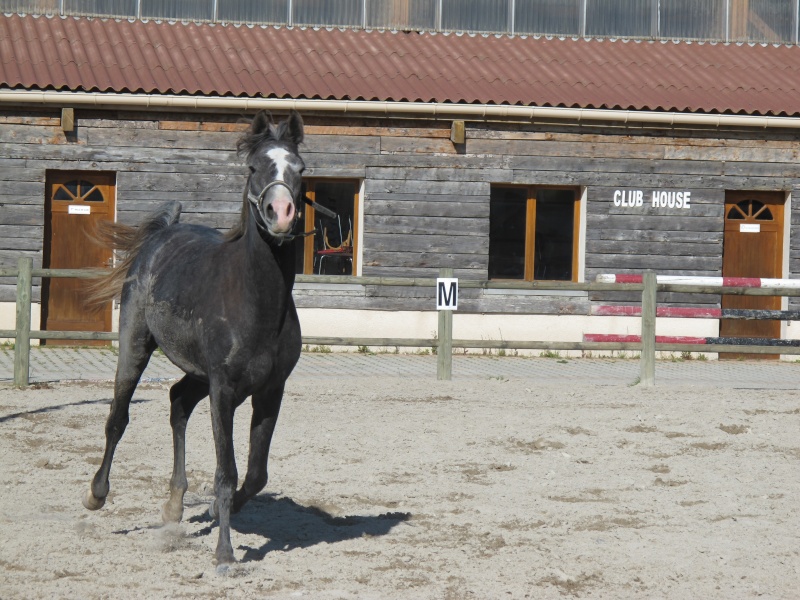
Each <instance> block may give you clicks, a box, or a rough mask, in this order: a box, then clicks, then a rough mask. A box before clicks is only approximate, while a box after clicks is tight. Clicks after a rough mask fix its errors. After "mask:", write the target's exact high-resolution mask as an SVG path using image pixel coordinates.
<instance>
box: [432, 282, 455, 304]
mask: <svg viewBox="0 0 800 600" xmlns="http://www.w3.org/2000/svg"><path fill="white" fill-rule="evenodd" d="M436 310H458V279H451V278H442V277H439V278H438V279H437V280H436Z"/></svg>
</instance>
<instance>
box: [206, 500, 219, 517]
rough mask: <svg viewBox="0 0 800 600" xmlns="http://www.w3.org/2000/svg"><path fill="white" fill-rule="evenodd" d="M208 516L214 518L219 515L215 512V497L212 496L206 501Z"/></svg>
mask: <svg viewBox="0 0 800 600" xmlns="http://www.w3.org/2000/svg"><path fill="white" fill-rule="evenodd" d="M208 516H209V517H211V518H212V519H216V518H217V517H218V516H219V515H218V514H217V499H216V498H213V499H212V500H211V502H209V503H208Z"/></svg>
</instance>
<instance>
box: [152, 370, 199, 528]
mask: <svg viewBox="0 0 800 600" xmlns="http://www.w3.org/2000/svg"><path fill="white" fill-rule="evenodd" d="M206 396H208V383H206V382H204V381H200V380H199V379H195V378H193V377H190V376H189V375H187V376H186V377H184V378H183V379H181V380H180V381H179V382H178V383H176V384H175V385H173V386H172V388H171V389H170V391H169V398H170V416H169V422H170V425H172V447H173V451H174V454H175V458H174V462H173V466H172V479H171V480H170V482H169V500H167V502H166V503H165V504H164V508H163V510H162V511H161V516H162V518H163V519H164V522H165V523H177V522H179V521H180V520H181V518H183V496H184V494H186V489H187V488H188V487H189V484H188V482H187V481H186V423H187V422H188V421H189V417H190V416H191V414H192V411H193V410H194V407H195V406H197V403H198V402H200V400H202V399H203V398H205V397H206Z"/></svg>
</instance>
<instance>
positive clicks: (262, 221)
mask: <svg viewBox="0 0 800 600" xmlns="http://www.w3.org/2000/svg"><path fill="white" fill-rule="evenodd" d="M278 185H282V186H283V187H285V188H286V189H287V190H289V195H290V196H291V198H292V202H294V190H292V188H291V187H289V184H288V183H286V182H285V181H283V180H282V179H276V180H275V181H270V182H269V183H268V184H267V185H265V186H264V188H263V189H262V190H261V192H260V193H259V194H258V196H256V195H255V194H253V193H252V192H251V191H250V177H248V178H247V194H246V196H247V199H248V200H249V201H250V204H252V205H253V208H255V210H256V218H255V221H256V227H258V228H259V229H260V230H261V231H263V232H264V233H267V234H269V235H270V236H272V237H273V238H275V239H276V240H277V242H278V245H279V246H280V245H281V244H283V242H284V241H290V242H291V241H292V240H293V239H295V238H296V237H299V236H298V235H295V234H292V233H286V234H283V235H278V234H275V233H273V232H272V231H270V230H269V227H268V226H267V219H266V217H265V216H264V213H263V212H261V203H262V202H263V200H264V197H265V196H266V195H267V192H268V191H269V190H270V188H273V187H276V186H278ZM294 223H297V218H295V221H294ZM294 223H293V224H292V228H294ZM300 236H302V234H300Z"/></svg>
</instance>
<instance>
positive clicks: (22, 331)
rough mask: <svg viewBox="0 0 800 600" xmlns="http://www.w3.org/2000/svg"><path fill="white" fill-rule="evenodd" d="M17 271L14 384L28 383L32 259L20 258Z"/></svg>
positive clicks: (23, 385) (24, 384)
mask: <svg viewBox="0 0 800 600" xmlns="http://www.w3.org/2000/svg"><path fill="white" fill-rule="evenodd" d="M17 265H18V271H19V272H18V273H17V327H16V330H17V334H16V340H15V343H14V385H15V386H17V387H25V386H27V385H28V383H29V376H30V360H31V294H32V289H33V278H32V277H31V271H33V259H31V258H20V259H19V261H18V263H17Z"/></svg>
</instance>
